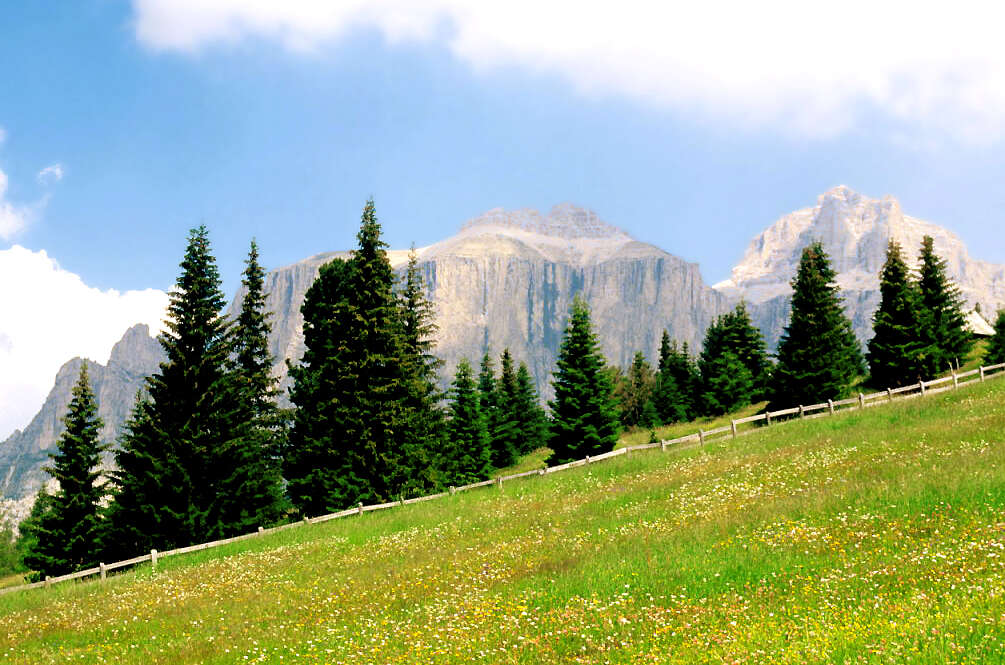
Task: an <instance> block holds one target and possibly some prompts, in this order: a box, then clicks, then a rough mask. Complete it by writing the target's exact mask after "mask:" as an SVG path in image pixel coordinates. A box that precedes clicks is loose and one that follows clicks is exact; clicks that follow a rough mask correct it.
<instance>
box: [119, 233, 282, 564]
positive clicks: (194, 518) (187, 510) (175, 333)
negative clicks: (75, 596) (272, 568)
mask: <svg viewBox="0 0 1005 665" xmlns="http://www.w3.org/2000/svg"><path fill="white" fill-rule="evenodd" d="M225 302H226V301H225V300H224V296H223V292H222V291H221V290H220V276H219V272H218V270H217V267H216V260H215V258H214V257H213V255H212V253H211V252H210V244H209V233H208V231H207V230H206V228H205V227H199V228H197V229H193V230H192V231H191V233H190V234H189V239H188V246H187V248H186V250H185V257H184V259H183V260H182V262H181V275H180V276H179V277H178V280H177V282H176V283H175V288H174V289H173V290H172V291H171V300H170V304H169V306H168V312H167V320H166V321H165V327H166V330H165V332H164V333H163V334H161V336H160V338H159V341H160V344H161V347H162V349H163V350H164V355H165V357H166V359H165V360H164V362H162V363H161V365H160V368H159V369H158V371H157V372H156V373H155V374H154V375H153V376H151V377H149V378H148V379H147V383H146V390H145V394H144V395H142V396H141V397H140V399H139V400H138V402H137V404H136V406H135V407H134V409H133V412H132V415H131V417H130V419H129V421H128V422H127V423H126V426H125V434H124V435H123V437H122V447H121V450H119V451H118V452H117V453H116V455H115V459H116V464H117V466H118V470H117V471H116V472H115V473H114V474H113V480H114V485H115V488H116V490H117V491H116V494H115V500H114V502H113V504H112V505H111V507H110V511H109V516H110V520H111V536H110V539H109V542H110V547H111V549H112V551H113V552H117V553H120V554H122V555H133V554H136V553H137V552H143V551H149V550H150V549H151V548H157V549H162V550H163V549H168V548H171V547H178V546H182V545H188V544H190V543H193V542H201V541H205V540H212V539H214V538H219V537H224V536H229V535H236V534H238V533H241V532H243V531H246V530H247V529H248V528H251V527H253V526H255V525H256V524H257V523H259V519H258V518H259V515H258V511H259V509H260V508H261V507H262V503H261V500H262V497H261V496H260V494H259V489H260V488H259V486H258V485H257V483H252V484H251V485H247V484H246V483H245V482H244V480H245V478H246V477H247V475H248V473H249V471H248V470H246V469H243V468H242V466H243V465H244V464H246V463H248V459H249V457H248V455H249V451H253V452H252V453H251V454H252V455H254V451H258V450H260V446H261V440H260V438H259V436H258V434H257V432H256V423H255V420H254V418H253V414H252V411H251V409H250V408H249V406H248V400H247V399H246V397H247V391H246V390H245V389H244V387H243V386H244V382H243V380H242V379H241V378H240V377H239V376H238V375H237V373H236V372H234V371H233V369H232V357H233V352H234V344H233V337H232V334H231V330H230V327H229V324H228V322H227V320H226V319H225V318H224V317H223V316H222V314H221V312H222V310H223V307H224V305H225ZM266 502H268V499H267V500H266ZM271 514H272V511H271V508H270V509H269V510H266V511H265V513H264V514H262V515H261V517H263V518H264V517H267V516H269V515H271Z"/></svg>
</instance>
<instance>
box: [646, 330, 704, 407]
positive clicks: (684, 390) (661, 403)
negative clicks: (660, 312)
mask: <svg viewBox="0 0 1005 665" xmlns="http://www.w3.org/2000/svg"><path fill="white" fill-rule="evenodd" d="M698 383H699V377H698V370H697V367H696V366H695V364H694V361H693V360H692V359H691V355H690V354H689V353H688V350H687V344H686V343H685V344H684V346H683V347H678V345H677V342H676V341H673V342H671V340H670V334H669V333H668V332H667V331H666V330H664V331H663V337H662V339H661V340H660V363H659V374H658V375H657V386H656V394H655V398H654V403H655V407H656V412H657V414H658V415H659V419H660V422H662V423H679V422H686V421H688V420H691V419H692V418H694V417H695V416H696V415H697V414H696V411H697V409H696V408H695V407H696V399H695V397H696V394H697V392H698V391H697V386H698Z"/></svg>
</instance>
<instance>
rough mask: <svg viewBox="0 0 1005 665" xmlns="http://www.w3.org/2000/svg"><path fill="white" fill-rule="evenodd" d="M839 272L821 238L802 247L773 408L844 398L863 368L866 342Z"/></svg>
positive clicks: (775, 378)
mask: <svg viewBox="0 0 1005 665" xmlns="http://www.w3.org/2000/svg"><path fill="white" fill-rule="evenodd" d="M836 277H837V275H836V274H835V273H834V270H833V269H832V268H831V265H830V259H829V258H828V256H827V254H826V252H824V249H823V246H822V245H821V244H820V243H819V242H815V243H813V244H811V245H810V246H809V247H806V248H805V249H804V250H803V253H802V257H801V258H800V261H799V267H798V269H797V271H796V275H795V277H794V278H793V280H792V289H793V291H792V314H791V316H790V318H789V325H788V326H787V327H786V328H785V332H784V333H783V334H782V338H781V340H780V341H779V343H778V364H777V365H776V367H775V370H774V372H773V377H772V396H771V407H772V408H779V407H787V406H793V405H798V404H815V403H817V402H820V401H824V400H827V399H833V398H839V397H841V396H842V395H844V394H846V393H847V391H848V389H849V386H850V385H851V383H852V381H853V380H854V379H855V377H856V376H857V375H858V374H859V373H860V372H861V371H862V352H861V347H860V346H859V343H858V340H857V339H855V335H854V333H853V332H852V328H851V321H849V320H848V317H847V316H846V315H845V313H844V310H843V309H842V307H841V297H840V295H839V291H838V287H837V284H835V278H836Z"/></svg>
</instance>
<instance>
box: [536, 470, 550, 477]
mask: <svg viewBox="0 0 1005 665" xmlns="http://www.w3.org/2000/svg"><path fill="white" fill-rule="evenodd" d="M546 473H548V471H547V470H546V469H538V470H537V475H539V476H543V475H544V474H546Z"/></svg>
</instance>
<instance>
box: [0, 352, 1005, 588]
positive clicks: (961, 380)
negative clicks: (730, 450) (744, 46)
mask: <svg viewBox="0 0 1005 665" xmlns="http://www.w3.org/2000/svg"><path fill="white" fill-rule="evenodd" d="M1003 369H1005V363H1001V364H998V365H990V366H987V367H984V366H982V367H979V368H977V369H973V370H970V371H967V372H961V373H959V374H957V373H956V372H953V373H952V374H951V375H950V376H946V377H941V378H938V379H933V380H931V381H919V382H918V383H915V384H913V385H909V386H901V387H898V388H888V389H887V390H883V391H879V392H875V393H869V394H863V393H859V394H858V396H857V397H852V398H849V399H842V400H837V401H832V400H828V401H827V402H821V403H819V404H810V405H809V406H802V405H800V406H796V407H791V408H787V409H780V410H778V411H768V412H765V413H759V414H757V415H755V416H747V417H745V418H737V419H735V420H731V421H730V424H729V425H727V426H725V427H717V428H715V429H710V430H707V431H706V430H701V429H699V430H698V431H697V432H695V433H694V434H687V435H685V436H681V437H677V438H676V439H669V440H664V441H657V442H655V443H643V444H639V445H635V446H627V447H625V448H618V449H617V450H611V451H609V452H606V453H601V454H599V455H593V456H589V455H588V456H587V457H586V458H585V459H581V460H574V461H572V462H566V463H565V464H557V465H555V466H549V467H546V468H541V469H533V470H531V471H524V472H523V473H514V474H512V475H509V476H499V477H496V478H492V479H490V480H483V481H481V482H477V483H471V484H469V485H462V486H460V487H451V488H450V490H449V491H448V492H440V493H438V494H429V495H426V496H420V497H415V498H412V499H403V500H398V501H389V502H387V503H378V504H373V505H369V506H364V505H363V504H362V503H361V504H359V505H357V506H355V507H353V508H348V509H346V510H341V511H338V512H334V513H330V514H328V515H319V516H318V517H310V518H308V517H305V518H304V519H303V521H301V522H291V523H289V524H281V525H279V526H274V527H270V528H268V529H266V528H263V527H258V530H257V531H255V532H253V533H247V534H244V535H240V536H234V537H233V538H224V539H222V540H214V541H211V542H208V543H199V544H197V545H188V546H187V547H179V548H177V549H173V550H168V551H166V552H158V551H157V550H151V551H150V553H149V554H143V555H141V556H137V557H133V558H132V559H125V560H124V561H116V562H114V563H107V564H106V563H100V564H98V565H97V566H96V567H94V568H88V569H87V570H80V571H77V572H75V573H70V574H68V575H60V576H58V577H46V578H45V579H44V580H42V581H41V582H33V583H31V584H22V585H20V586H13V587H6V588H3V589H0V595H3V594H6V593H12V592H15V591H25V590H28V589H36V588H40V587H46V588H47V587H50V586H52V585H53V584H58V583H60V582H67V581H70V580H78V579H82V578H85V577H91V576H94V575H98V576H100V578H101V579H102V580H104V579H105V576H106V574H107V573H108V572H109V571H112V570H119V569H121V568H128V567H129V566H136V565H138V564H141V563H146V562H147V561H149V562H150V564H151V566H152V567H153V568H154V569H155V570H156V568H157V561H158V560H159V559H162V558H164V557H171V556H177V555H179V554H188V553H190V552H198V551H201V550H207V549H212V548H214V547H221V546H223V545H229V544H231V543H236V542H240V541H242V540H248V539H250V538H255V537H258V536H263V535H266V534H270V533H276V532H278V531H283V530H285V529H292V528H294V527H298V526H302V525H305V524H318V523H321V522H328V521H330V520H335V519H340V518H343V517H349V516H352V515H362V514H363V513H368V512H373V511H377V510H388V509H390V508H394V507H396V506H404V505H407V504H413V503H421V502H423V501H432V500H434V499H440V498H443V497H447V496H451V495H453V494H456V493H457V492H467V491H470V490H473V489H477V488H479V487H488V486H489V485H495V486H497V487H500V488H501V487H502V485H503V483H507V482H511V481H513V480H516V479H518V478H527V477H530V476H539V475H545V474H550V473H556V472H559V471H565V470H566V469H573V468H576V467H580V466H586V465H587V464H593V463H595V462H600V461H603V460H606V459H611V458H613V457H618V456H620V455H628V454H630V453H631V452H635V451H641V450H653V449H655V448H659V449H660V450H667V449H669V448H672V447H675V446H676V447H685V446H683V444H686V443H690V442H695V441H696V442H697V443H698V444H699V445H700V444H704V443H706V442H707V441H708V440H709V439H710V438H712V437H716V438H718V439H722V438H726V437H721V436H719V435H721V434H725V435H727V437H732V438H736V437H737V436H739V435H740V433H739V432H738V431H737V426H738V425H743V424H746V423H755V422H760V421H762V420H763V421H765V426H770V425H772V419H775V421H776V422H775V424H781V423H782V422H785V421H783V420H782V419H783V418H785V417H786V416H793V415H797V414H798V416H799V417H800V418H805V417H807V415H806V414H808V413H810V412H814V411H824V413H820V414H816V415H814V416H809V417H812V418H819V417H821V416H826V415H833V414H835V413H837V411H838V410H842V409H841V407H852V408H851V409H843V410H845V411H848V410H854V409H864V408H868V407H873V406H881V405H883V404H888V403H890V402H894V401H900V400H905V399H912V398H915V397H922V396H924V395H936V394H939V393H943V392H947V391H950V390H956V389H959V388H960V387H961V386H965V385H969V384H972V383H981V382H983V381H984V380H985V379H987V378H989V377H990V376H992V375H994V376H996V377H997V376H1003V375H1005V372H1002V371H1001V370H1003ZM971 377H976V378H971ZM965 379H969V380H965ZM943 384H946V385H943ZM950 384H951V385H950ZM935 386H939V387H935ZM789 420H791V419H789ZM750 431H753V430H747V431H746V432H744V433H749V432H750ZM687 447H691V446H687Z"/></svg>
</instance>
